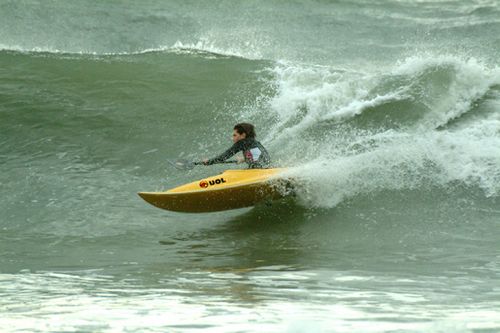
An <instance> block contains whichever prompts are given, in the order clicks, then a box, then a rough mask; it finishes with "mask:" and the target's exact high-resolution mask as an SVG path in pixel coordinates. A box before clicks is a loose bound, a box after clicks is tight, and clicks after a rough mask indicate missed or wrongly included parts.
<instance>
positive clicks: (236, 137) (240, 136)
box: [233, 130, 247, 143]
mask: <svg viewBox="0 0 500 333" xmlns="http://www.w3.org/2000/svg"><path fill="white" fill-rule="evenodd" d="M246 137H247V134H246V133H243V134H240V133H238V131H237V130H234V131H233V142H234V143H236V142H238V141H240V140H242V139H244V138H246Z"/></svg>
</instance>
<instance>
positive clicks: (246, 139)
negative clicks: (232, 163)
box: [203, 123, 271, 169]
mask: <svg viewBox="0 0 500 333" xmlns="http://www.w3.org/2000/svg"><path fill="white" fill-rule="evenodd" d="M255 136H256V135H255V128H254V126H253V125H252V124H248V123H240V124H236V125H235V126H234V128H233V142H234V144H233V146H232V147H231V148H229V149H228V150H226V151H225V152H223V153H222V154H220V155H219V156H216V157H214V158H211V159H204V160H203V164H205V165H212V164H216V163H220V162H223V161H225V160H227V159H228V158H230V157H231V156H233V155H235V154H237V153H239V152H240V151H241V152H243V159H238V163H240V162H243V161H244V162H246V163H247V164H248V168H249V169H262V168H269V167H270V164H271V159H270V157H269V153H268V152H267V150H266V149H265V148H264V147H263V146H262V144H261V143H260V142H259V141H257V140H255Z"/></svg>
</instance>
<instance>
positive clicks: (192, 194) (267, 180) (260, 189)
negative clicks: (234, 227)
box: [138, 168, 286, 213]
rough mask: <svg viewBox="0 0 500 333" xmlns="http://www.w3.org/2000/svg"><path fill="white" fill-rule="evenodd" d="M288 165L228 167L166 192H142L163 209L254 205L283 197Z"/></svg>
mask: <svg viewBox="0 0 500 333" xmlns="http://www.w3.org/2000/svg"><path fill="white" fill-rule="evenodd" d="M284 170H285V169H282V168H273V169H246V170H227V171H225V172H223V173H222V174H220V175H216V176H212V177H208V178H205V179H201V180H199V181H194V182H192V183H188V184H185V185H181V186H179V187H176V188H173V189H171V190H168V191H165V192H139V193H138V194H139V196H141V198H143V199H144V200H145V201H147V202H148V203H150V204H152V205H154V206H156V207H158V208H162V209H166V210H171V211H177V212H189V213H203V212H215V211H221V210H228V209H236V208H243V207H249V206H253V205H255V204H257V203H259V202H261V201H265V200H274V199H278V198H281V197H283V196H284V195H283V191H280V189H281V187H282V184H283V183H284V182H285V183H286V180H284V179H282V178H280V177H279V176H278V175H279V173H281V172H283V171H284Z"/></svg>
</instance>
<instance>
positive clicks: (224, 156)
mask: <svg viewBox="0 0 500 333" xmlns="http://www.w3.org/2000/svg"><path fill="white" fill-rule="evenodd" d="M241 150H242V144H241V141H238V142H236V143H235V144H234V145H233V146H232V147H231V148H229V149H228V150H226V151H225V152H223V153H222V154H220V155H219V156H216V157H214V158H211V159H209V160H208V162H207V163H205V165H212V164H215V163H220V162H224V161H225V160H227V159H228V158H230V157H231V156H233V155H235V154H236V153H238V152H240V151H241Z"/></svg>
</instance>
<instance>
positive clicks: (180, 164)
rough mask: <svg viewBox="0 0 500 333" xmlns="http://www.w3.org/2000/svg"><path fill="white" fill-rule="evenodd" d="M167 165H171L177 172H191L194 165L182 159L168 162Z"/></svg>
mask: <svg viewBox="0 0 500 333" xmlns="http://www.w3.org/2000/svg"><path fill="white" fill-rule="evenodd" d="M168 163H170V164H171V165H173V166H174V167H175V168H176V169H178V170H191V169H192V168H194V166H195V165H196V164H195V163H194V162H192V161H188V160H183V159H180V160H176V161H170V160H169V161H168Z"/></svg>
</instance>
